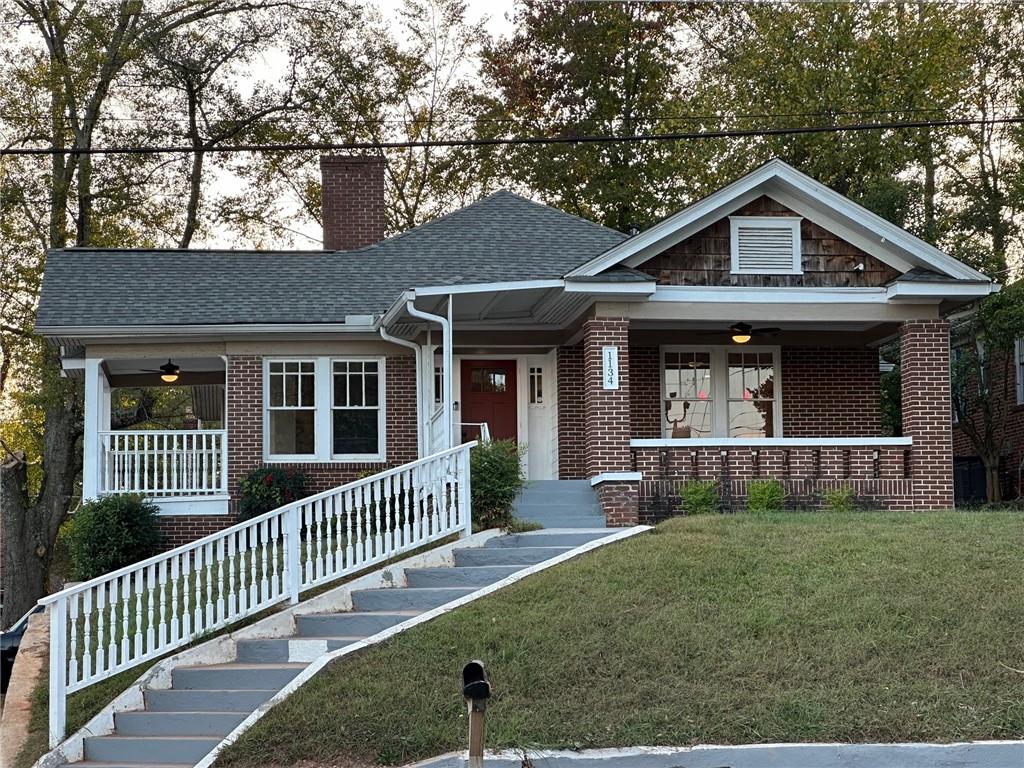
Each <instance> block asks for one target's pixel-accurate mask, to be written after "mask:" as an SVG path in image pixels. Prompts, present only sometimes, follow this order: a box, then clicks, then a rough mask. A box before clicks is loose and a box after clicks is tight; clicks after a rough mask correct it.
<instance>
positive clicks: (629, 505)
mask: <svg viewBox="0 0 1024 768" xmlns="http://www.w3.org/2000/svg"><path fill="white" fill-rule="evenodd" d="M597 498H598V500H599V501H600V502H601V511H602V512H604V520H605V524H606V525H607V526H608V527H609V528H628V527H629V526H631V525H637V524H638V523H639V522H640V483H638V482H633V481H618V482H607V483H601V484H600V485H598V486H597Z"/></svg>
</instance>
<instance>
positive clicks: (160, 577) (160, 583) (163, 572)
mask: <svg viewBox="0 0 1024 768" xmlns="http://www.w3.org/2000/svg"><path fill="white" fill-rule="evenodd" d="M167 569H168V562H167V561H166V560H161V561H160V562H159V563H157V589H159V590H160V626H159V627H158V630H157V642H158V643H159V644H160V647H161V648H163V647H164V646H165V645H167V589H168V585H167Z"/></svg>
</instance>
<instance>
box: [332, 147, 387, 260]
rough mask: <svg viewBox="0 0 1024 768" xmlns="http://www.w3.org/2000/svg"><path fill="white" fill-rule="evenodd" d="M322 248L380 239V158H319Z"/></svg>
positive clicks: (382, 221) (348, 247)
mask: <svg viewBox="0 0 1024 768" xmlns="http://www.w3.org/2000/svg"><path fill="white" fill-rule="evenodd" d="M320 175H321V177H322V179H323V185H322V191H321V207H322V212H323V225H324V250H327V251H351V250H355V249H357V248H362V247H364V246H367V245H373V244H374V243H379V242H380V241H381V240H383V239H384V229H385V223H386V222H385V209H384V158H383V157H342V156H327V157H321V158H320Z"/></svg>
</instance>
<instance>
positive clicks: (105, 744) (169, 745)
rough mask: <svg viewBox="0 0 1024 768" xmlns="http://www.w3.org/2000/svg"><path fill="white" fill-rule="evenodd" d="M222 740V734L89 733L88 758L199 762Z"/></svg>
mask: <svg viewBox="0 0 1024 768" xmlns="http://www.w3.org/2000/svg"><path fill="white" fill-rule="evenodd" d="M220 742H221V739H220V737H219V736H89V737H87V738H86V739H85V759H86V760H101V761H104V762H118V763H121V762H124V763H188V764H189V765H195V764H196V763H198V762H199V761H200V760H202V759H203V758H204V757H205V756H206V755H207V754H208V753H209V752H210V750H211V749H213V748H214V747H216V746H217V745H218V744H220Z"/></svg>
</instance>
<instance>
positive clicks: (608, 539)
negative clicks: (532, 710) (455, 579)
mask: <svg viewBox="0 0 1024 768" xmlns="http://www.w3.org/2000/svg"><path fill="white" fill-rule="evenodd" d="M545 530H546V531H548V532H550V531H558V530H562V529H558V528H547V529H545ZM650 530H652V528H651V526H648V525H637V526H633V527H632V528H623V529H622V530H620V531H616V532H615V533H612V534H610V535H608V536H605V537H603V538H600V539H595V540H594V541H589V542H587V543H586V544H581V545H580V546H578V547H574V548H573V549H570V550H569V551H568V552H563V553H562V554H560V555H556V556H555V557H552V558H551V559H549V560H545V561H544V562H542V563H538V564H536V565H531V566H527V567H526V568H523V569H522V570H520V571H517V572H516V573H513V574H512V575H511V576H506V577H505V578H504V579H502V580H501V581H496V582H494V583H493V584H489V585H487V586H486V587H481V588H480V589H478V590H476V591H475V592H471V593H470V594H468V595H464V596H463V597H460V598H459V599H457V600H453V601H451V602H450V603H446V604H445V605H442V606H439V607H437V608H433V609H431V610H429V611H426V612H424V613H421V614H419V615H417V616H413V617H411V618H410V619H409V620H408V621H403V622H402V623H401V624H396V625H395V626H393V627H389V628H388V629H385V630H383V631H381V632H378V633H377V634H375V635H371V636H370V637H367V638H365V639H363V640H359V641H357V642H355V643H352V644H351V645H347V646H345V647H344V648H339V649H338V650H336V651H331V652H330V653H327V654H324V655H323V656H320V657H319V658H318V659H317V660H316V661H314V662H312V663H311V664H310V665H309V666H308V667H306V668H305V669H304V670H302V672H300V673H299V674H298V675H296V676H295V677H294V678H292V680H291V681H290V682H289V683H288V684H287V685H285V686H284V688H282V689H281V690H280V691H278V692H277V693H275V694H274V695H273V696H271V697H270V699H268V700H267V701H265V702H264V703H263V704H261V705H260V706H258V707H257V708H256V710H255V711H254V712H252V713H251V714H250V715H249V716H248V717H246V718H245V720H243V721H242V722H241V723H240V724H239V725H238V727H236V728H235V729H234V730H233V731H232V732H231V733H229V734H228V735H227V736H225V737H224V739H223V740H222V741H221V742H220V744H218V745H217V746H216V747H214V748H213V750H211V752H210V753H209V754H208V755H207V756H206V757H204V758H203V759H202V760H200V761H199V762H198V763H197V764H196V765H195V768H210V766H212V765H213V763H214V762H215V761H216V759H217V755H218V754H220V752H221V750H222V749H224V747H226V746H228V745H230V744H233V743H234V742H236V741H237V740H238V738H239V737H240V736H241V735H242V734H243V733H245V732H246V731H247V730H249V728H251V727H252V726H253V725H254V724H255V723H256V722H258V721H259V720H260V719H261V718H262V717H263V716H264V715H265V714H266V713H267V712H269V711H270V710H271V709H273V708H274V707H275V706H277V705H278V704H280V703H281V702H282V701H284V700H285V699H286V698H288V697H289V696H290V695H291V694H292V693H294V692H295V691H296V690H298V689H299V688H301V687H302V686H303V685H305V684H306V683H307V682H308V681H309V680H311V679H312V678H313V677H314V676H315V675H316V674H317V673H318V672H320V670H322V669H323V668H324V667H326V666H327V665H328V664H330V663H331V662H333V661H335V660H337V659H341V658H344V657H345V656H349V655H351V654H353V653H358V652H359V651H362V650H363V649H365V648H370V647H372V646H374V645H377V644H379V643H382V642H384V641H385V640H388V639H389V638H391V637H394V636H395V635H397V634H400V633H402V632H404V631H406V630H407V629H412V628H413V627H415V626H418V625H420V624H425V623H426V622H428V621H432V620H433V619H436V618H438V617H440V616H444V615H445V614H446V613H451V612H452V611H454V610H455V609H456V608H460V607H462V606H463V605H466V604H468V603H472V602H475V601H476V600H479V599H480V598H481V597H486V596H487V595H490V594H492V593H494V592H497V591H498V590H501V589H504V588H505V587H508V586H511V585H512V584H515V583H516V582H518V581H522V580H523V579H525V578H526V577H527V576H532V575H533V574H535V573H540V572H541V571H545V570H547V569H548V568H553V567H554V566H556V565H560V564H562V563H564V562H566V561H567V560H572V559H574V558H576V557H579V556H580V555H582V554H584V553H586V552H590V551H591V550H594V549H597V548H599V547H603V546H605V545H606V544H613V543H615V542H618V541H622V540H623V539H628V538H631V537H633V536H636V535H637V534H641V533H646V532H647V531H650ZM526 535H529V534H526Z"/></svg>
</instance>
